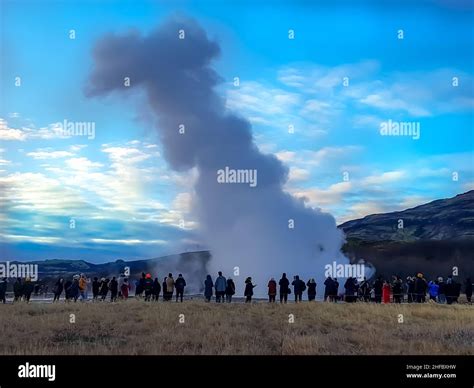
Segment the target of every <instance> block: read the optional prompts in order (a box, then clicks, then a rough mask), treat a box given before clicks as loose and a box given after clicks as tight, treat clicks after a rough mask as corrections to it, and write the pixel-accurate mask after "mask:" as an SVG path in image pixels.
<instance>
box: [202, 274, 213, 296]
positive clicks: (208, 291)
mask: <svg viewBox="0 0 474 388" xmlns="http://www.w3.org/2000/svg"><path fill="white" fill-rule="evenodd" d="M213 287H214V282H213V281H212V278H211V275H207V276H206V280H204V298H206V302H210V301H211V298H212V289H213Z"/></svg>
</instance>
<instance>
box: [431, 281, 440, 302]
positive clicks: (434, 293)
mask: <svg viewBox="0 0 474 388" xmlns="http://www.w3.org/2000/svg"><path fill="white" fill-rule="evenodd" d="M428 295H429V296H430V300H434V301H435V302H437V301H438V295H439V284H438V283H437V282H435V281H434V280H431V281H430V282H429V283H428Z"/></svg>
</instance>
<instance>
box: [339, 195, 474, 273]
mask: <svg viewBox="0 0 474 388" xmlns="http://www.w3.org/2000/svg"><path fill="white" fill-rule="evenodd" d="M399 220H403V228H402V229H399V228H398V224H399ZM339 227H340V228H341V229H342V230H343V231H344V233H345V234H346V239H347V243H346V244H345V245H344V247H343V251H344V253H345V254H346V255H347V256H348V257H349V258H351V259H352V260H353V261H358V260H360V259H364V260H367V261H369V262H370V263H372V264H373V265H374V266H375V268H376V269H377V273H378V274H385V275H387V274H401V275H403V276H405V275H407V274H413V273H414V272H418V271H421V272H424V273H425V274H427V275H429V276H438V275H441V276H447V275H449V274H451V273H452V271H453V267H457V268H458V269H459V276H460V277H461V278H466V277H468V276H471V277H474V190H471V191H468V192H467V193H464V194H459V195H456V196H455V197H453V198H448V199H440V200H436V201H433V202H429V203H427V204H424V205H420V206H417V207H414V208H412V209H407V210H403V211H398V212H391V213H384V214H373V215H369V216H366V217H364V218H361V219H357V220H352V221H348V222H345V223H343V224H342V225H340V226H339Z"/></svg>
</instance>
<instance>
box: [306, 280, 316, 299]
mask: <svg viewBox="0 0 474 388" xmlns="http://www.w3.org/2000/svg"><path fill="white" fill-rule="evenodd" d="M306 285H307V286H308V300H309V301H312V300H315V299H316V281H315V280H314V279H312V278H311V279H309V280H308V283H306Z"/></svg>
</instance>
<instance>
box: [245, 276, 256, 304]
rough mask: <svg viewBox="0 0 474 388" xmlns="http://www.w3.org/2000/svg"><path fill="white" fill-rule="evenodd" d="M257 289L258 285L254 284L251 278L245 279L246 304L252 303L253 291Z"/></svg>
mask: <svg viewBox="0 0 474 388" xmlns="http://www.w3.org/2000/svg"><path fill="white" fill-rule="evenodd" d="M255 287H257V285H253V284H252V278H251V277H250V276H249V277H248V278H247V279H245V291H244V296H245V303H251V302H252V296H253V289H254V288H255Z"/></svg>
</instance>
